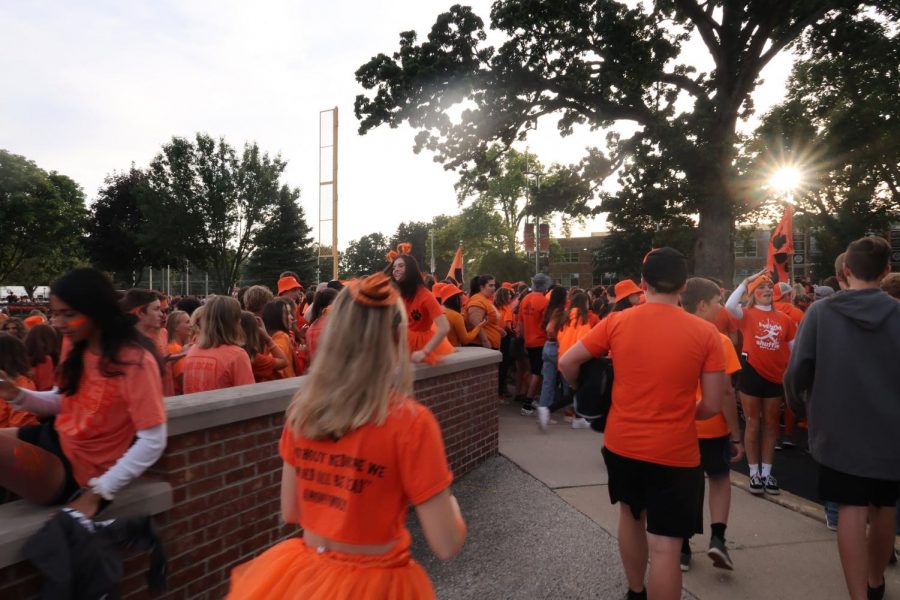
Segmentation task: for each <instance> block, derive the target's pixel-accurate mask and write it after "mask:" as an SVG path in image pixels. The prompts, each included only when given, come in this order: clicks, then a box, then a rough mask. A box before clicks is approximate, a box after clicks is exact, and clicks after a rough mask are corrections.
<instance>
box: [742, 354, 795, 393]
mask: <svg viewBox="0 0 900 600" xmlns="http://www.w3.org/2000/svg"><path fill="white" fill-rule="evenodd" d="M738 389H739V390H740V391H741V392H743V393H745V394H747V395H748V396H756V397H757V398H779V397H781V396H784V386H783V385H782V384H781V382H778V383H775V382H773V381H769V380H768V379H766V378H765V377H763V376H762V375H760V374H759V373H757V372H756V369H754V368H753V367H751V366H750V363H749V362H747V357H746V355H744V354H741V380H740V384H739V387H738Z"/></svg>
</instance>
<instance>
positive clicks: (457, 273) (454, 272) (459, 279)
mask: <svg viewBox="0 0 900 600" xmlns="http://www.w3.org/2000/svg"><path fill="white" fill-rule="evenodd" d="M447 277H452V278H453V279H455V280H456V283H457V284H459V285H463V284H464V283H465V279H463V259H462V244H460V245H459V248H457V249H456V256H454V257H453V262H452V263H450V271H448V272H447Z"/></svg>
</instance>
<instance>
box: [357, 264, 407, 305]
mask: <svg viewBox="0 0 900 600" xmlns="http://www.w3.org/2000/svg"><path fill="white" fill-rule="evenodd" d="M347 287H348V288H349V291H350V297H351V298H353V301H354V302H356V303H358V304H362V305H363V306H372V307H375V308H385V307H388V306H392V305H394V304H395V303H396V302H397V298H398V297H399V294H398V293H397V290H396V289H394V285H393V284H392V283H391V280H390V278H389V277H388V276H387V275H385V274H384V273H375V274H374V275H369V276H368V277H364V278H363V279H357V280H356V281H351V282H350V284H349V285H348V286H347Z"/></svg>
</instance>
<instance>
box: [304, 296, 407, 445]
mask: <svg viewBox="0 0 900 600" xmlns="http://www.w3.org/2000/svg"><path fill="white" fill-rule="evenodd" d="M329 315H330V316H329V318H328V321H327V324H326V326H325V330H324V332H323V334H322V339H321V341H320V343H319V347H318V349H317V350H316V360H315V361H314V362H313V364H312V368H311V369H310V373H309V380H308V381H307V383H306V386H305V387H304V388H302V389H300V390H298V391H297V393H296V394H295V395H294V399H293V402H291V405H290V406H289V407H288V410H287V422H288V425H289V427H290V428H291V430H292V431H293V432H294V434H295V435H297V436H304V437H307V438H311V439H323V438H333V439H338V438H341V437H342V436H344V435H346V434H347V433H348V432H350V431H353V430H354V429H357V428H359V427H362V426H363V425H366V424H367V423H373V424H375V425H380V424H382V423H384V421H385V419H387V416H388V413H389V412H390V409H391V407H392V402H395V401H396V396H397V394H403V395H411V394H412V367H411V366H410V362H409V351H408V349H407V341H406V325H407V323H406V309H405V308H404V305H403V301H402V300H401V299H400V297H399V296H398V297H397V299H396V301H394V302H393V303H391V304H390V305H388V306H365V305H363V304H361V303H359V302H357V301H355V300H354V299H353V297H352V296H351V294H350V290H349V288H344V289H343V290H341V292H340V293H339V294H338V297H337V299H336V300H335V301H334V304H332V307H331V312H330V313H329Z"/></svg>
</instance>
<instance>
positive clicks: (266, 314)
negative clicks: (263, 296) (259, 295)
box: [262, 300, 288, 335]
mask: <svg viewBox="0 0 900 600" xmlns="http://www.w3.org/2000/svg"><path fill="white" fill-rule="evenodd" d="M285 306H287V304H285V303H284V302H279V301H278V300H272V301H271V302H269V303H268V304H266V306H265V308H263V311H262V320H263V325H265V326H266V331H268V332H269V335H274V334H275V332H276V331H283V332H285V333H287V332H288V330H287V327H285V325H284V307H285Z"/></svg>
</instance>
